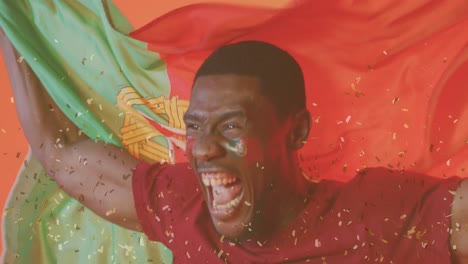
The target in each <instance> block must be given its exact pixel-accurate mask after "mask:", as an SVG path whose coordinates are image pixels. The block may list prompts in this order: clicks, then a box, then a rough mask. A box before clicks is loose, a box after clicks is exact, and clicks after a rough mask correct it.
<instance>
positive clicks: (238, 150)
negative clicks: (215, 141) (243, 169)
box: [223, 138, 247, 158]
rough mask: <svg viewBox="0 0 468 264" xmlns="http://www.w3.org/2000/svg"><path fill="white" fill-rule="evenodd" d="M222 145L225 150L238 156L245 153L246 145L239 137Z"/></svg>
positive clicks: (241, 156)
mask: <svg viewBox="0 0 468 264" xmlns="http://www.w3.org/2000/svg"><path fill="white" fill-rule="evenodd" d="M223 146H224V148H225V149H226V150H227V151H229V152H231V153H234V154H235V155H236V156H238V157H240V158H243V157H245V156H246V155H247V145H246V144H245V143H244V141H243V140H242V139H240V138H236V139H233V140H230V141H228V142H225V143H224V144H223Z"/></svg>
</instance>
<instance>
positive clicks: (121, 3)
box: [0, 0, 289, 252]
mask: <svg viewBox="0 0 468 264" xmlns="http://www.w3.org/2000/svg"><path fill="white" fill-rule="evenodd" d="M288 1H289V0H269V1H261V0H218V1H211V2H223V3H240V4H244V5H263V6H281V5H283V4H284V3H286V2H288ZM196 2H207V1H203V0H171V1H163V0H157V1H155V0H133V1H132V2H131V3H130V1H126V0H114V3H115V4H116V5H117V6H118V7H119V8H120V9H121V10H122V12H123V13H124V14H125V16H126V17H127V18H128V19H129V20H130V22H131V23H132V24H133V25H134V27H135V28H138V27H140V26H142V25H144V24H145V23H147V22H149V21H151V20H152V19H153V18H155V17H157V16H159V15H161V14H164V13H166V12H168V11H170V10H171V9H174V8H177V7H181V6H184V5H187V4H191V3H196ZM12 97H13V93H12V90H11V87H10V82H9V79H8V75H7V71H6V67H5V63H4V61H3V57H2V55H1V53H0V116H1V118H0V165H1V169H2V174H3V175H2V176H1V180H0V210H1V211H2V212H3V209H4V205H5V202H6V199H7V196H8V193H9V191H10V189H11V187H12V186H13V182H14V180H15V177H16V174H17V172H18V170H19V168H20V166H21V163H22V162H23V159H24V157H25V156H26V154H27V151H28V145H27V142H26V140H25V138H24V135H23V132H22V130H21V126H20V124H19V121H18V118H17V115H16V111H15V104H14V101H13V99H12ZM2 216H3V213H2ZM0 224H1V225H2V226H3V223H2V220H1V219H0ZM0 234H2V233H1V232H0ZM1 251H2V241H0V252H1Z"/></svg>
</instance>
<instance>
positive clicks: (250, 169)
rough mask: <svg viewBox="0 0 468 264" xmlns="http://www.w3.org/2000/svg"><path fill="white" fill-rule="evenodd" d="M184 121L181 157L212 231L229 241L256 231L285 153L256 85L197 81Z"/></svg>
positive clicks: (280, 130)
mask: <svg viewBox="0 0 468 264" xmlns="http://www.w3.org/2000/svg"><path fill="white" fill-rule="evenodd" d="M184 119H185V123H186V126H187V150H186V151H187V156H188V158H189V160H190V163H191V166H192V168H193V170H194V172H195V173H196V175H197V177H198V179H199V181H200V184H201V186H202V189H203V193H204V195H205V199H206V203H207V206H208V209H209V212H210V215H211V218H212V221H213V224H214V226H215V228H216V230H217V231H218V233H220V234H221V235H223V236H225V237H226V238H230V239H236V238H240V237H244V236H248V235H249V233H250V232H255V231H258V230H256V229H258V228H261V226H262V225H263V217H264V216H263V210H264V207H265V206H264V204H265V202H268V203H274V202H275V201H274V200H275V199H272V197H270V196H269V195H270V193H271V192H270V188H271V187H272V186H273V183H274V182H277V181H278V180H277V178H278V177H279V176H278V174H280V171H281V170H280V166H281V164H280V163H281V161H280V157H281V156H282V155H283V154H284V152H285V151H286V148H285V147H284V145H285V137H286V132H285V131H286V128H285V126H283V125H282V122H280V121H279V119H278V117H277V113H276V111H275V109H274V106H273V105H272V103H271V102H270V100H269V99H268V98H267V97H265V96H263V95H261V94H260V87H259V82H258V80H257V79H256V78H254V77H248V76H239V75H234V74H223V75H208V76H202V77H199V78H198V79H197V80H196V81H195V83H194V87H193V90H192V96H191V99H190V107H189V108H188V110H187V112H186V114H185V117H184ZM267 220H268V219H267Z"/></svg>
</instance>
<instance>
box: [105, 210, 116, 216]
mask: <svg viewBox="0 0 468 264" xmlns="http://www.w3.org/2000/svg"><path fill="white" fill-rule="evenodd" d="M112 214H115V208H113V209H111V210H109V211H107V212H106V216H109V215H112Z"/></svg>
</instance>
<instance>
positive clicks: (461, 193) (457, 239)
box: [450, 179, 468, 263]
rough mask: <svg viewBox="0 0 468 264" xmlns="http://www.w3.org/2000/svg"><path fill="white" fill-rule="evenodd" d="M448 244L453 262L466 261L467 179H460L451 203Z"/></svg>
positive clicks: (467, 243)
mask: <svg viewBox="0 0 468 264" xmlns="http://www.w3.org/2000/svg"><path fill="white" fill-rule="evenodd" d="M451 226H452V227H451V235H450V246H451V249H452V253H453V255H454V258H455V263H468V179H465V180H463V181H461V183H460V185H459V186H458V189H457V192H456V194H455V198H454V200H453V204H452V214H451Z"/></svg>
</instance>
